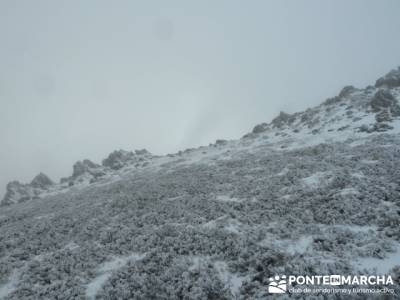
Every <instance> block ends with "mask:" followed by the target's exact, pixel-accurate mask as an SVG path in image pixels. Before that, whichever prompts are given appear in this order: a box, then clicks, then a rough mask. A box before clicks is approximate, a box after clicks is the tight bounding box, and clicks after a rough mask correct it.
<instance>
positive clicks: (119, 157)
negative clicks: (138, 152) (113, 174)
mask: <svg viewBox="0 0 400 300" xmlns="http://www.w3.org/2000/svg"><path fill="white" fill-rule="evenodd" d="M134 158H135V154H134V153H133V152H132V151H125V150H116V151H114V152H112V153H110V155H108V157H107V158H106V159H104V160H103V162H102V164H103V166H104V167H108V168H110V169H113V170H119V169H121V168H122V167H124V166H125V165H127V164H128V162H129V161H134Z"/></svg>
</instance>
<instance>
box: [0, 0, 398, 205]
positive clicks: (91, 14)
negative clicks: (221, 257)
mask: <svg viewBox="0 0 400 300" xmlns="http://www.w3.org/2000/svg"><path fill="white" fill-rule="evenodd" d="M399 13H400V1H398V0H393V1H389V0H384V1H378V0H376V1H366V0H359V1H356V0H351V1H348V0H343V1H337V0H335V1H320V0H316V1H311V0H310V1H297V0H296V1H294V0H293V1H282V0H278V1H264V0H262V1H254V0H253V1H232V0H229V1H215V0H213V1H204V0H201V1H162V0H160V1H147V0H146V1H118V0H117V1H54V0H49V1H41V0H35V1H31V0H26V1H19V0H9V1H7V0H0V104H1V108H0V141H1V144H0V194H3V193H4V190H5V185H6V183H7V182H8V181H10V180H13V179H17V180H20V181H22V182H28V181H30V180H31V179H32V178H33V176H34V175H36V174H37V173H39V172H40V171H42V172H44V173H46V174H48V175H50V177H51V178H53V179H54V180H58V179H59V178H60V176H69V175H70V174H71V173H72V165H73V163H74V162H75V161H77V160H81V159H84V158H89V159H91V160H93V161H95V162H100V161H101V159H102V158H104V157H106V156H107V155H108V153H109V152H111V151H113V150H115V149H120V148H122V149H127V150H131V149H132V150H133V149H139V148H147V149H148V150H149V151H151V152H153V153H156V154H165V153H171V152H175V151H177V150H180V149H184V148H187V147H195V146H199V145H204V144H208V143H210V142H213V141H215V139H217V138H226V139H234V138H239V137H241V136H242V135H243V134H245V133H247V132H249V131H250V130H251V129H252V127H253V126H254V125H256V124H257V123H260V122H264V121H270V120H271V119H272V118H273V117H274V116H275V115H276V114H277V113H278V112H279V111H280V110H284V111H286V112H290V113H293V112H296V111H299V110H303V109H305V108H307V107H310V106H314V105H317V104H319V103H320V102H322V101H323V100H325V99H326V98H327V97H331V96H334V95H336V94H337V93H338V92H339V90H340V89H341V88H342V87H343V86H345V85H348V84H352V85H354V86H356V87H365V86H366V85H368V84H373V83H374V82H375V79H377V77H379V76H381V75H383V74H384V73H386V72H387V71H389V70H390V69H392V68H394V67H396V66H398V65H399V64H400V39H399V28H400V18H399ZM0 197H2V196H1V195H0Z"/></svg>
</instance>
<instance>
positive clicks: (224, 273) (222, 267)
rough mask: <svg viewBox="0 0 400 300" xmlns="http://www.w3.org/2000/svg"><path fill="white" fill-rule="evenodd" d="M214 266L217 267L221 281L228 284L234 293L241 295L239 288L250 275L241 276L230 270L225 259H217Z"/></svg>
mask: <svg viewBox="0 0 400 300" xmlns="http://www.w3.org/2000/svg"><path fill="white" fill-rule="evenodd" d="M214 267H215V268H216V269H217V272H218V275H219V277H220V279H221V281H222V282H225V284H226V285H228V287H229V289H230V290H231V293H232V295H234V296H235V295H239V290H240V288H241V286H242V284H243V282H244V281H246V280H247V279H249V277H248V276H239V275H237V274H235V273H231V272H229V268H228V265H227V263H226V262H224V261H216V262H215V263H214Z"/></svg>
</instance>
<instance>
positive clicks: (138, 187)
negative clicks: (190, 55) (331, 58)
mask: <svg viewBox="0 0 400 300" xmlns="http://www.w3.org/2000/svg"><path fill="white" fill-rule="evenodd" d="M399 78H400V68H399V69H397V70H394V71H392V72H390V73H389V74H387V75H386V76H384V77H382V78H380V79H378V80H377V82H376V84H375V86H369V87H367V88H365V89H356V88H353V87H345V88H344V89H343V90H342V91H341V92H340V93H339V95H338V96H336V97H333V98H331V99H328V100H326V101H324V102H323V103H322V104H321V105H319V106H317V107H314V108H310V109H308V110H306V111H304V112H300V113H295V114H293V115H289V114H286V113H283V112H282V113H281V114H280V115H279V116H278V117H276V118H275V119H274V120H272V121H271V122H270V123H263V124H259V125H257V126H256V127H255V128H254V129H253V130H252V132H250V133H249V134H247V135H245V136H244V137H243V138H241V139H239V140H232V141H226V140H218V141H216V142H215V143H214V144H210V145H209V146H203V147H199V148H196V149H187V150H185V151H180V152H178V153H175V154H169V155H166V156H154V155H152V154H150V153H149V152H147V151H146V150H138V151H136V152H128V151H122V150H120V151H116V152H113V153H112V154H110V156H109V157H108V158H106V159H105V160H103V162H102V165H99V164H95V163H93V162H91V161H89V160H84V161H82V162H77V163H76V164H75V165H74V167H73V174H72V175H71V176H70V177H68V178H65V179H62V180H61V182H60V183H57V184H54V183H52V182H51V181H50V180H47V179H48V178H47V177H46V176H45V175H43V174H42V175H40V176H39V177H37V178H36V179H35V180H33V181H32V183H30V184H20V183H16V182H13V183H10V184H9V186H8V188H7V194H6V196H5V198H4V200H3V201H2V207H1V208H0V299H1V298H2V297H3V298H6V299H7V298H9V299H41V298H50V299H56V298H57V297H58V299H73V298H78V299H79V298H83V299H84V298H85V297H86V298H89V299H90V298H96V297H97V298H99V299H235V297H236V298H239V299H263V298H264V297H265V296H266V295H267V284H268V279H269V277H270V276H273V275H276V274H303V275H311V274H367V273H370V274H374V273H375V272H381V273H385V274H391V275H392V276H393V278H395V280H397V283H396V284H397V285H395V286H394V288H396V289H398V288H399V286H398V280H399V277H400V263H399V257H400V251H399V249H400V106H399V103H400V81H399ZM105 266H107V267H105ZM374 268H375V269H374ZM357 297H359V299H365V295H359V296H357V295H354V298H357Z"/></svg>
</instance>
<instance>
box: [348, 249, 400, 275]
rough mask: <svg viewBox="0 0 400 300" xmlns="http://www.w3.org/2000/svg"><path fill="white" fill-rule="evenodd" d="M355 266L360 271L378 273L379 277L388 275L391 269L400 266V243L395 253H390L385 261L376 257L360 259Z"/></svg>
mask: <svg viewBox="0 0 400 300" xmlns="http://www.w3.org/2000/svg"><path fill="white" fill-rule="evenodd" d="M353 266H354V267H355V268H356V269H358V270H360V271H363V270H364V269H367V270H369V271H373V272H376V274H378V275H387V274H388V273H389V272H390V270H391V269H393V268H394V267H396V266H400V243H397V245H396V248H395V251H394V252H391V253H388V254H387V255H386V257H385V258H383V259H380V258H375V257H364V258H359V259H357V260H356V261H355V262H354V263H353Z"/></svg>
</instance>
